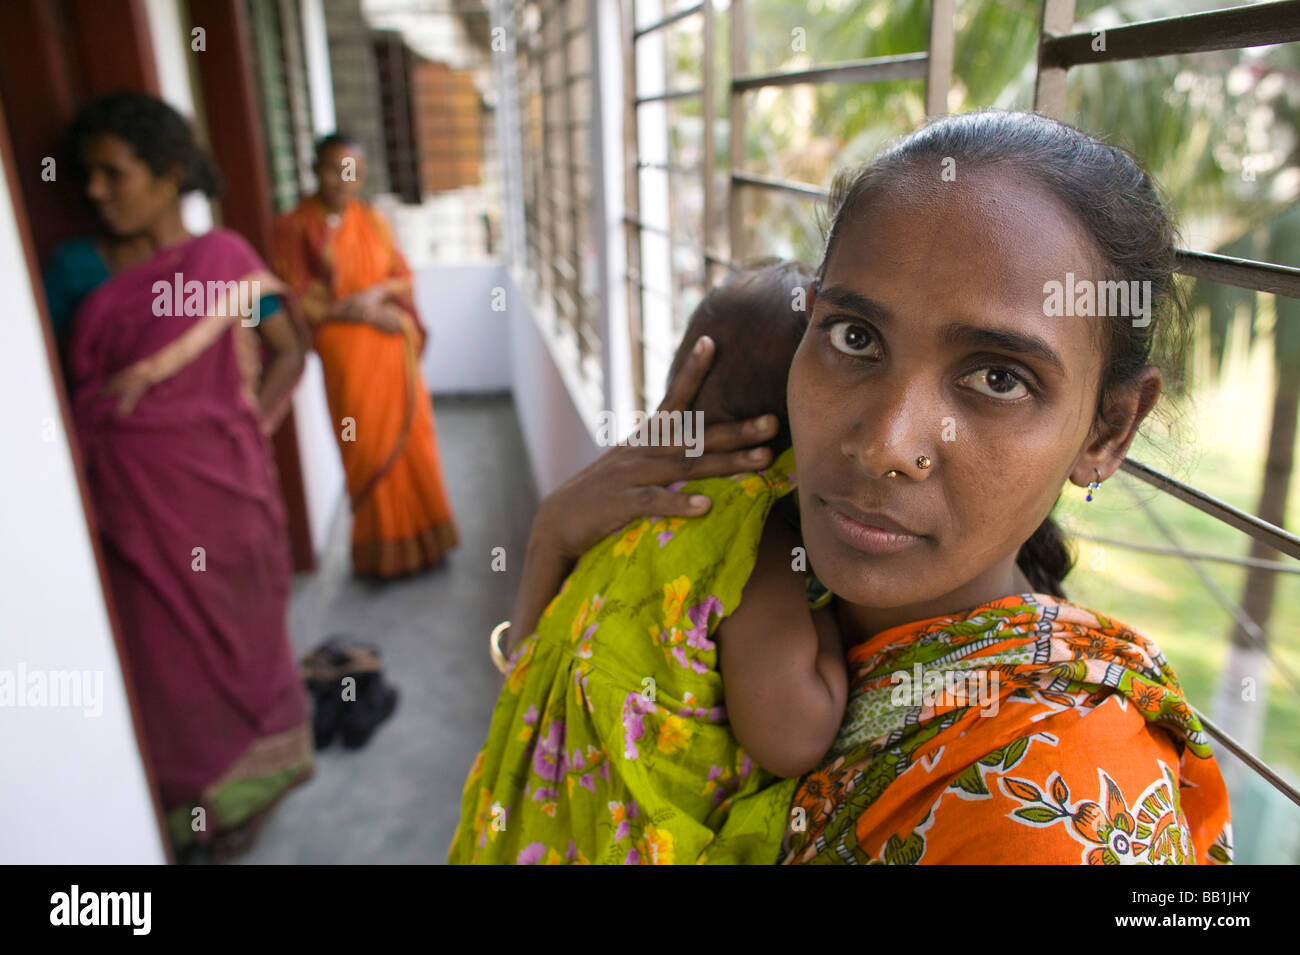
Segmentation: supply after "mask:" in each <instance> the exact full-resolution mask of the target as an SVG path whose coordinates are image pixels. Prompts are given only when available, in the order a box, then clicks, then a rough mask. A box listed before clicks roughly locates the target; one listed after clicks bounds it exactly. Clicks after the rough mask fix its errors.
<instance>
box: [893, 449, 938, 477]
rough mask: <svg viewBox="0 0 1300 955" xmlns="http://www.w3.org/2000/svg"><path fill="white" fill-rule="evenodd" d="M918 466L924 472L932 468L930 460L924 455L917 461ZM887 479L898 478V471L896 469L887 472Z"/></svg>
mask: <svg viewBox="0 0 1300 955" xmlns="http://www.w3.org/2000/svg"><path fill="white" fill-rule="evenodd" d="M916 466H917V467H918V468H920V469H921V470H922V471H924V470H925V469H926V468H928V467H929V466H930V459H929V458H928V457H926V456H925V455H924V454H922V455H921V456H920V457H918V458H917V459H916ZM885 477H887V478H892V477H898V469H897V468H894V469H892V470H889V471H886V472H885Z"/></svg>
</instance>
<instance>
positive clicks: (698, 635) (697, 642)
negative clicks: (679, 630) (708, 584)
mask: <svg viewBox="0 0 1300 955" xmlns="http://www.w3.org/2000/svg"><path fill="white" fill-rule="evenodd" d="M711 614H717V615H718V616H719V617H721V616H722V601H721V600H719V599H718V598H717V597H715V596H713V595H712V594H710V595H709V597H708V599H707V600H705V601H703V602H702V603H697V604H696V605H695V606H694V607H692V608H691V609H690V610H688V611H687V612H686V616H687V617H688V618H689V619H690V621H691V628H690V629H689V630H687V631H686V643H687V645H688V646H692V647H694V648H695V649H697V650H712V649H714V647H715V646H716V644H715V643H714V642H713V641H712V640H710V639H709V616H710V615H711Z"/></svg>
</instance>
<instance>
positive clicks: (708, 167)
mask: <svg viewBox="0 0 1300 955" xmlns="http://www.w3.org/2000/svg"><path fill="white" fill-rule="evenodd" d="M700 6H701V7H703V9H704V63H703V64H702V65H703V67H704V89H703V93H702V96H703V102H702V103H701V104H700V105H701V107H702V111H703V113H704V157H703V162H704V169H703V176H704V183H703V185H704V212H703V215H704V221H703V222H702V223H700V227H701V231H702V233H703V239H704V248H705V249H708V248H710V247H711V246H712V245H713V230H714V222H713V207H714V197H713V166H714V162H715V155H716V153H717V143H716V142H715V139H714V136H715V132H714V129H713V126H714V121H713V106H714V104H713V0H704V2H703V3H701V4H700ZM670 175H671V173H670ZM670 181H671V180H670ZM700 265H701V272H702V273H703V275H702V278H703V280H704V287H705V288H708V287H709V286H710V285H711V284H712V283H711V282H710V281H709V278H710V276H709V259H708V256H707V255H706V256H705V257H704V260H703V261H702V262H701V263H700Z"/></svg>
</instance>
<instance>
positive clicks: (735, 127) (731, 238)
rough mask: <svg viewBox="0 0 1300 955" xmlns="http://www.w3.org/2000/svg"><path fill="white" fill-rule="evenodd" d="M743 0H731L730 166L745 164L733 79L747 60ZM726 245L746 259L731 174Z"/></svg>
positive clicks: (741, 113)
mask: <svg viewBox="0 0 1300 955" xmlns="http://www.w3.org/2000/svg"><path fill="white" fill-rule="evenodd" d="M747 32H748V30H747V28H746V18H745V0H731V104H730V105H731V110H730V112H731V116H730V119H731V132H730V133H729V135H728V137H727V138H728V150H729V152H730V160H729V168H731V169H740V168H742V167H743V166H744V165H745V97H744V95H743V91H742V90H740V89H737V87H736V82H737V81H738V80H739V78H740V72H741V70H743V69H744V67H745V64H746V62H747V61H746V59H745V55H746V53H747V50H746V48H745V40H746V37H745V34H746V33H747ZM727 248H728V250H729V251H730V254H731V258H733V259H735V260H736V261H737V262H742V261H744V259H745V211H744V209H742V208H741V206H740V193H739V191H738V190H737V189H736V184H735V178H734V176H733V177H732V178H730V179H728V181H727Z"/></svg>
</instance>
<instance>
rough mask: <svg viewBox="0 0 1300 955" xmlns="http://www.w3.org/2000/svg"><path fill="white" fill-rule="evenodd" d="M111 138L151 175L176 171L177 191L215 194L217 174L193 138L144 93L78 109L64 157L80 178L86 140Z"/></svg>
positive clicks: (183, 124)
mask: <svg viewBox="0 0 1300 955" xmlns="http://www.w3.org/2000/svg"><path fill="white" fill-rule="evenodd" d="M102 135H108V136H115V137H117V138H118V139H121V140H123V141H124V142H126V143H127V145H129V146H130V147H131V150H132V151H133V152H134V153H135V154H136V156H138V157H139V158H140V161H141V162H143V163H144V164H145V165H147V166H148V167H149V168H150V170H152V171H153V174H154V175H155V176H164V175H169V174H170V173H172V172H173V171H174V170H177V169H179V170H180V171H181V177H180V181H179V182H178V184H177V187H176V188H177V192H179V193H180V194H182V195H184V194H185V193H187V192H193V191H195V190H198V191H199V192H202V193H203V194H204V195H207V196H218V195H220V194H221V175H220V173H218V172H217V167H216V165H215V164H214V163H213V162H212V158H211V157H210V156H209V155H208V154H207V153H206V152H205V151H204V150H203V148H202V147H201V146H199V144H198V142H196V141H195V139H194V131H193V129H191V128H190V124H189V123H188V122H187V121H186V119H185V117H184V116H182V115H181V114H180V113H178V112H176V110H174V109H172V108H171V107H170V106H168V105H167V104H166V103H164V102H163V101H162V100H160V99H155V98H154V97H152V96H146V95H145V94H144V93H135V92H124V93H110V94H109V95H107V96H101V97H99V98H98V99H95V100H91V101H90V102H89V103H87V104H86V105H85V106H83V107H82V108H81V111H80V112H78V113H77V116H76V118H75V119H74V120H73V121H72V126H71V127H70V128H69V130H68V144H69V146H70V147H71V148H70V153H71V155H72V157H73V161H74V163H75V164H76V167H77V169H78V171H79V172H80V173H81V174H82V176H83V177H84V175H85V170H84V169H83V168H82V166H81V154H80V149H79V146H80V144H81V143H82V142H83V141H84V140H85V139H87V138H89V137H92V136H102Z"/></svg>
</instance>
